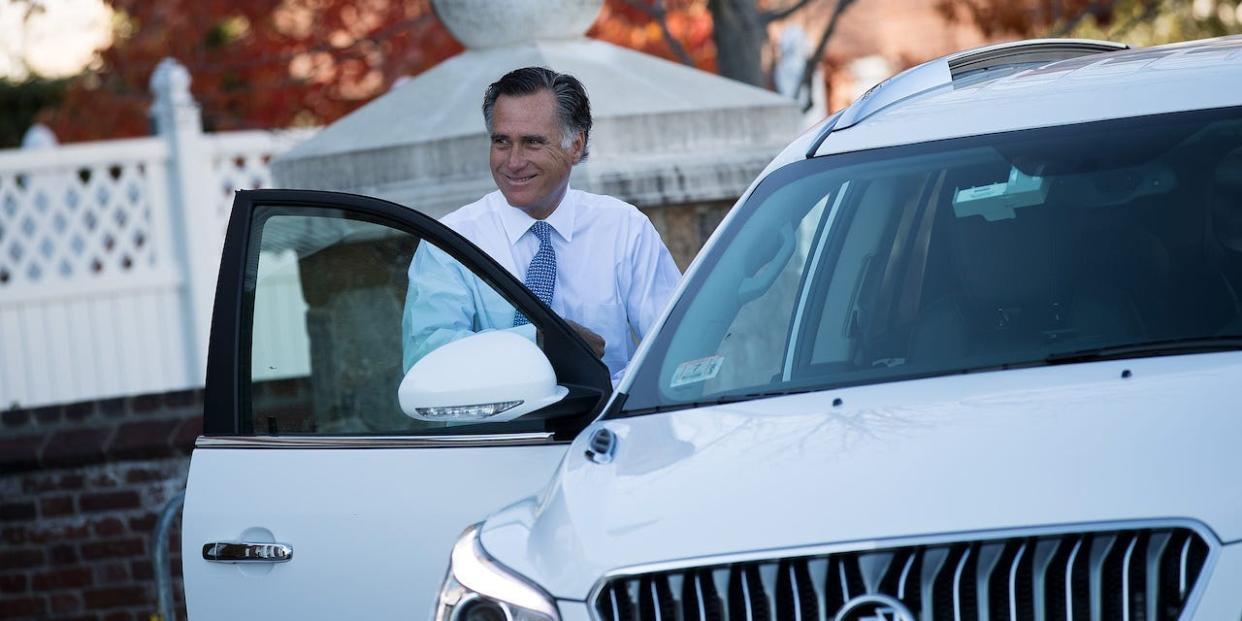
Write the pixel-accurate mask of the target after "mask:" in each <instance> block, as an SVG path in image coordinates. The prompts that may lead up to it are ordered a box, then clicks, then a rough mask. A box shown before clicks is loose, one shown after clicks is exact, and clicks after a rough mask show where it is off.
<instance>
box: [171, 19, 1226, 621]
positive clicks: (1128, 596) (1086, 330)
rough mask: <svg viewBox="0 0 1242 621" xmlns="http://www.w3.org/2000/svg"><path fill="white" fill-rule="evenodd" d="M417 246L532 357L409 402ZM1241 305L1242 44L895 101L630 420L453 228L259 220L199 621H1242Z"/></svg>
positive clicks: (1116, 54)
mask: <svg viewBox="0 0 1242 621" xmlns="http://www.w3.org/2000/svg"><path fill="white" fill-rule="evenodd" d="M423 243H430V244H432V246H434V247H435V248H438V249H440V250H442V251H444V253H445V254H447V255H449V256H451V257H452V259H451V260H453V261H456V262H458V263H459V266H458V267H459V268H460V270H459V271H460V272H461V274H463V275H465V276H464V279H465V280H467V281H469V286H470V287H472V288H482V290H484V291H485V293H486V295H488V296H493V297H495V298H498V299H502V300H504V301H505V302H504V303H508V304H510V305H511V306H512V307H513V309H514V311H515V312H519V311H520V312H523V313H525V314H526V315H527V316H528V317H529V318H530V319H531V320H532V323H533V324H534V325H535V326H536V328H537V329H538V331H539V337H538V338H537V339H536V340H535V342H531V341H529V340H526V339H521V338H514V337H513V336H512V335H511V334H508V333H494V332H483V333H479V334H476V335H474V336H470V337H467V338H465V339H462V340H460V341H456V342H454V343H451V344H449V345H446V346H444V347H442V348H440V349H438V350H436V351H434V352H432V353H431V354H429V355H428V356H427V357H425V358H423V359H422V360H420V361H419V362H418V363H417V364H415V366H414V367H413V368H412V369H410V371H409V373H408V374H403V373H402V368H401V352H400V339H399V337H398V335H399V334H400V317H401V315H402V298H403V296H404V293H405V290H406V285H407V280H406V278H407V271H406V268H407V266H408V265H409V264H410V257H411V256H412V255H413V253H414V252H415V251H416V249H417V248H418V247H419V245H420V244H423ZM408 276H409V278H415V279H416V278H418V277H419V275H418V274H417V273H414V272H411V273H409V275H408ZM476 293H477V292H476ZM1240 295H1242V38H1227V39H1217V40H1209V41H1199V42H1193V43H1187V44H1181V45H1173V46H1165V47H1158V48H1151V49H1141V50H1127V49H1125V48H1124V46H1119V45H1115V44H1109V43H1100V42H1090V41H1028V42H1020V43H1015V44H1006V45H1001V46H993V47H988V48H983V49H979V50H972V51H969V52H964V53H961V54H956V55H953V56H949V57H946V58H941V59H937V60H935V61H931V62H929V63H926V64H924V65H921V66H918V67H915V68H913V69H910V70H909V71H907V72H905V73H903V74H901V75H899V76H896V77H894V78H893V79H891V80H889V81H887V82H885V83H884V84H881V85H880V86H878V87H876V88H875V89H872V91H871V92H869V93H868V94H867V95H866V96H864V97H863V98H862V99H860V100H859V101H858V102H856V103H855V104H854V105H852V106H851V107H850V108H848V109H846V110H845V111H843V112H842V113H840V114H837V115H835V116H833V117H832V118H830V119H828V120H827V121H826V122H825V123H824V124H822V125H821V126H820V127H818V128H815V129H813V130H812V131H810V132H808V133H807V134H806V135H804V136H803V137H801V138H799V139H798V140H797V141H795V142H794V143H793V144H792V145H790V147H789V148H788V149H787V150H786V151H785V152H784V153H782V154H781V155H780V156H779V157H778V158H777V159H776V161H774V162H773V163H772V164H771V165H770V166H769V167H768V169H767V170H766V171H765V172H764V173H763V174H762V175H761V176H760V178H759V179H758V180H757V181H756V182H755V183H754V184H753V185H752V186H751V188H750V190H748V192H747V193H746V195H745V196H743V197H742V198H741V199H740V200H739V202H738V204H737V206H736V207H735V208H734V209H733V211H732V212H731V213H730V214H729V216H728V218H727V219H726V220H725V221H724V222H723V223H722V224H721V226H720V228H719V230H718V231H717V232H716V234H715V235H714V236H713V237H712V239H711V241H710V242H709V243H708V245H707V247H705V248H704V250H703V251H702V253H701V254H700V256H699V257H698V258H697V259H696V261H695V263H694V265H693V266H692V268H691V269H690V270H689V271H688V273H687V274H686V277H685V279H684V282H683V283H682V286H681V291H680V293H679V294H678V295H677V296H676V298H675V302H674V303H673V304H672V305H671V306H670V308H669V309H668V310H667V311H666V316H665V317H664V318H663V320H662V322H661V327H660V329H659V330H658V331H656V332H655V333H654V334H653V336H652V337H651V338H649V339H648V340H647V341H646V342H644V343H643V345H642V347H641V348H640V350H639V352H638V354H637V356H636V357H635V360H634V362H633V363H632V365H631V368H630V370H629V373H628V375H627V376H626V378H625V380H624V381H623V382H622V383H621V384H620V385H619V386H618V387H617V390H616V391H615V392H614V391H612V390H611V387H610V385H609V377H608V374H607V370H606V369H605V368H604V367H603V366H602V364H600V363H599V362H598V361H597V360H594V359H593V358H592V357H591V355H590V353H589V350H588V349H587V348H586V346H585V344H583V343H582V342H581V341H580V340H578V339H577V338H576V336H574V334H573V332H572V331H571V330H569V329H568V328H567V327H566V326H565V324H564V323H563V322H562V321H561V320H560V319H559V318H557V317H556V316H555V315H554V314H553V313H551V312H550V311H549V310H548V309H547V308H546V307H544V306H543V305H541V304H540V303H539V302H538V301H537V300H536V299H535V298H534V297H533V296H532V295H530V293H529V292H528V291H526V290H525V289H523V288H522V286H521V285H520V284H519V283H517V282H516V280H515V279H513V278H512V277H510V276H509V275H508V274H507V273H506V272H505V271H504V270H503V269H501V268H499V267H498V266H497V265H496V264H495V263H494V262H492V261H491V260H490V259H488V258H487V257H486V256H484V255H483V254H482V253H480V252H479V251H478V250H477V249H475V248H474V247H473V246H472V245H470V244H469V243H468V242H466V241H465V240H463V239H461V238H460V237H458V236H456V235H454V234H453V233H452V232H450V231H447V230H445V229H444V227H442V226H439V225H438V224H437V223H435V222H433V221H431V220H429V219H427V218H424V217H421V216H419V214H417V213H416V212H413V211H410V210H406V209H403V208H401V207H398V206H395V205H391V204H388V203H384V202H382V201H376V200H373V199H366V198H362V197H356V196H346V195H336V194H325V193H315V192H298V191H262V192H251V193H242V194H240V195H239V197H238V200H237V204H236V207H235V212H234V218H233V221H232V223H231V224H230V229H229V236H228V243H227V247H226V251H225V255H224V260H223V264H222V268H221V278H220V286H219V290H218V293H217V302H216V303H217V307H216V315H215V319H214V323H213V326H212V341H211V362H210V365H209V372H208V374H209V376H208V387H207V412H206V418H205V433H206V435H205V436H204V437H203V438H202V439H200V441H199V444H198V448H197V449H196V451H195V454H194V458H193V464H192V467H191V474H190V481H189V487H188V495H187V502H186V509H185V523H184V528H183V536H182V540H183V550H184V551H183V558H184V571H185V577H186V595H187V602H188V605H189V610H190V614H191V617H192V618H194V619H196V620H199V619H206V618H239V617H263V618H293V617H301V618H340V617H342V616H345V615H351V614H355V615H358V616H362V615H365V616H367V617H381V618H406V619H422V618H425V617H426V615H427V614H428V611H429V610H434V613H433V614H434V617H435V619H436V621H832V620H835V621H864V620H868V619H889V620H897V619H900V620H904V621H912V620H915V619H918V620H921V621H928V620H933V619H934V620H944V619H954V620H961V619H1007V620H1013V621H1017V620H1033V621H1034V620H1045V619H1046V620H1061V619H1065V620H1070V619H1075V620H1086V619H1126V620H1129V619H1134V620H1138V619H1144V620H1149V621H1155V620H1163V619H1190V618H1194V619H1210V620H1218V619H1220V620H1223V619H1235V620H1236V619H1238V618H1239V616H1240V615H1242V493H1239V492H1238V491H1237V487H1238V482H1237V479H1238V475H1239V473H1242V415H1239V411H1238V408H1239V406H1238V403H1239V395H1240V394H1242V392H1239V390H1240V388H1239V386H1242V352H1239V351H1238V350H1239V348H1242V297H1240ZM548 403H550V405H547V404H548ZM523 498H524V499H523ZM514 501H516V502H514ZM506 504H507V505H508V506H507V508H503V509H502V508H501V507H502V506H504V505H506ZM488 513H490V514H491V515H490V517H487V518H486V520H485V521H483V522H481V523H479V524H478V525H476V526H473V527H470V528H468V529H467V530H466V532H465V534H464V535H461V537H460V538H458V539H457V543H456V544H453V543H452V540H453V538H454V537H455V536H456V535H457V534H458V533H460V531H461V529H462V528H463V527H464V526H465V525H466V524H469V523H471V522H477V521H478V520H479V519H481V518H483V517H484V516H485V515H487V514H488ZM450 548H451V554H450ZM450 557H451V567H450V569H449V572H448V575H447V576H445V575H444V559H446V558H450ZM442 579H443V580H442ZM437 585H439V590H438V594H437V589H436V587H437Z"/></svg>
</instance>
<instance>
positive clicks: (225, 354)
mask: <svg viewBox="0 0 1242 621" xmlns="http://www.w3.org/2000/svg"><path fill="white" fill-rule="evenodd" d="M268 208H272V210H271V211H269V213H268V214H266V217H271V216H272V215H291V214H294V215H296V214H297V212H298V211H300V210H302V209H306V210H336V211H340V212H344V213H345V214H347V216H348V217H351V219H358V220H361V221H365V222H370V223H374V224H378V225H381V226H388V227H391V228H393V229H395V230H398V231H401V232H404V233H406V234H409V235H413V236H415V237H416V238H418V239H419V243H423V242H430V243H431V244H433V245H435V246H436V247H437V248H439V249H440V250H443V251H444V252H445V253H447V254H448V255H449V256H451V257H452V258H453V259H454V260H456V261H458V262H460V263H461V264H462V265H463V266H465V267H466V268H467V269H469V270H470V271H471V272H473V273H474V274H475V275H477V276H478V277H479V278H480V279H482V280H483V281H484V282H485V283H487V284H488V285H489V286H491V287H492V288H493V289H494V290H495V291H496V292H497V293H498V294H500V296H501V297H503V298H504V299H505V300H506V301H507V302H508V303H509V304H512V305H513V307H514V308H515V309H518V310H520V311H522V312H523V313H525V314H526V316H527V318H529V319H530V322H531V324H533V325H534V326H535V327H536V329H537V330H539V335H540V346H541V349H542V350H543V352H544V355H546V356H547V357H548V361H549V362H551V364H552V368H553V369H554V370H555V372H556V377H557V382H558V383H559V384H561V385H565V386H567V387H569V388H570V397H567V399H572V400H573V403H572V404H571V408H576V411H571V412H567V413H565V414H564V415H563V416H562V417H558V418H555V419H552V420H549V421H548V428H549V429H550V432H549V433H545V434H523V435H534V436H538V437H547V436H548V435H549V434H550V436H551V438H550V440H551V441H554V442H566V441H568V440H570V439H572V438H573V436H574V435H576V434H577V432H578V431H580V430H581V429H582V428H583V427H585V426H586V425H587V424H589V423H590V421H591V420H593V419H594V417H595V415H597V414H598V413H599V411H600V410H601V409H602V408H603V406H604V404H605V403H606V402H607V400H608V397H609V396H610V393H611V389H612V382H611V377H610V375H609V373H608V367H607V366H605V365H604V363H603V362H602V361H600V360H599V359H598V358H596V357H595V356H594V354H593V353H592V351H591V349H590V346H588V345H587V344H586V342H585V341H583V340H582V338H581V337H579V336H578V334H577V333H576V332H575V331H574V330H573V329H572V328H570V327H569V324H568V323H566V322H565V320H564V319H562V318H561V317H560V316H558V315H557V314H556V313H555V312H554V311H552V310H551V309H550V308H548V307H547V305H545V304H544V303H543V302H541V301H540V300H539V299H538V298H537V297H535V295H534V294H533V293H531V292H530V290H528V289H527V288H526V287H525V286H524V285H522V283H520V282H518V280H517V279H516V278H514V277H513V276H512V275H511V274H509V272H508V271H506V270H505V268H503V267H501V265H500V264H499V263H497V262H496V261H495V260H494V259H492V258H491V257H490V256H488V255H487V253H485V252H483V251H482V250H480V249H479V248H478V247H476V246H475V245H474V244H473V243H471V242H470V241H469V240H467V239H466V238H465V237H462V236H461V235H460V234H458V233H457V232H455V231H453V230H451V229H449V228H448V227H447V226H445V225H443V224H441V223H440V222H438V221H436V220H435V219H434V218H431V217H430V216H427V215H426V214H423V213H420V212H418V211H416V210H414V209H411V208H408V207H404V206H402V205H398V204H396V203H392V202H389V201H385V200H382V199H377V198H371V197H367V196H361V195H356V194H346V193H340V192H325V191H318V190H245V191H239V192H237V194H236V196H235V197H234V201H233V211H232V214H231V216H230V218H229V224H228V229H227V234H226V236H225V242H224V248H223V251H222V254H221V260H220V272H219V277H218V280H217V283H216V295H215V301H214V308H213V312H212V320H211V338H210V340H209V343H208V354H207V377H206V389H205V391H204V397H203V435H204V436H206V437H207V438H209V439H210V438H217V439H219V438H223V437H233V438H257V437H265V436H262V435H261V434H255V433H253V431H252V430H248V429H246V428H245V421H243V420H242V417H241V414H242V412H243V411H244V409H245V408H244V407H243V404H244V399H246V398H247V397H248V394H249V384H250V377H249V369H250V361H249V356H250V345H251V343H250V342H249V336H250V334H249V330H250V327H251V326H250V325H249V324H248V323H247V321H246V318H247V317H249V318H250V319H251V321H253V304H254V295H253V293H250V294H247V292H246V287H245V285H246V278H247V277H251V278H253V277H254V275H255V270H254V269H251V268H252V267H254V268H257V260H258V253H257V245H255V243H254V241H255V240H252V237H255V236H257V235H258V234H260V233H261V230H262V227H261V226H256V222H255V217H256V212H259V211H260V210H267V209H268ZM252 250H254V251H255V252H254V257H251V256H250V254H251V251H252ZM251 262H256V263H255V265H253V266H251V265H250V263H251ZM247 304H248V305H250V306H249V308H247V307H246V305H247ZM563 403H564V402H563ZM550 407H557V406H555V405H554V406H550ZM564 408H565V406H564V405H562V409H564ZM519 420H520V419H519ZM495 425H496V433H495V434H492V435H491V436H487V435H479V434H477V433H476V434H460V435H453V434H445V435H437V436H416V435H409V436H395V435H388V436H357V437H356V438H355V439H356V440H358V441H360V442H362V445H364V446H365V445H366V443H365V442H364V441H365V440H366V439H367V438H370V437H374V438H375V439H376V440H377V441H390V442H391V441H393V440H394V439H398V438H410V439H418V440H419V441H422V442H425V441H434V440H435V439H436V438H445V439H450V438H458V439H460V438H465V437H472V438H474V439H475V440H477V442H471V443H469V444H471V445H478V444H479V443H487V442H488V438H489V437H491V438H494V439H495V441H496V442H498V443H503V442H504V436H505V435H506V434H505V433H504V430H503V429H502V427H504V425H505V424H504V423H496V424H495ZM275 437H280V436H275ZM287 437H300V438H302V439H303V440H311V439H313V438H314V437H315V436H287ZM320 437H323V436H320ZM205 444H207V445H215V446H220V445H222V444H221V443H220V442H218V441H216V442H212V441H208V442H206V443H205ZM225 444H227V443H225ZM305 444H314V442H305ZM444 444H445V445H450V446H453V445H462V444H463V443H462V442H460V441H458V442H454V441H452V440H446V441H445V442H444ZM250 445H253V442H251V443H250Z"/></svg>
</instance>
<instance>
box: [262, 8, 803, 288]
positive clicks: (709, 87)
mask: <svg viewBox="0 0 1242 621" xmlns="http://www.w3.org/2000/svg"><path fill="white" fill-rule="evenodd" d="M602 4H603V0H506V1H505V2H495V1H493V0H434V2H433V5H434V7H435V10H436V13H437V14H438V15H439V17H440V19H442V20H443V21H444V23H445V25H446V26H447V27H448V29H449V30H450V31H451V32H452V33H453V35H454V36H455V37H456V38H457V39H458V40H460V41H461V42H462V43H463V44H464V45H465V46H466V48H467V49H466V51H465V52H463V53H461V54H459V55H457V56H454V57H453V58H450V59H448V60H446V61H444V62H443V63H440V64H439V65H437V66H435V67H433V68H431V69H429V70H427V71H425V72H424V73H422V74H420V75H419V76H417V77H415V78H412V79H408V80H404V81H402V82H401V83H400V84H398V85H397V86H395V87H394V88H393V89H392V90H391V91H389V92H388V93H387V94H385V95H383V96H381V97H379V98H377V99H375V100H374V101H372V102H370V103H369V104H367V105H366V106H363V107H362V108H360V109H358V110H357V111H355V112H354V113H352V114H350V115H348V116H346V117H344V118H342V119H340V120H338V121H337V122H335V123H333V124H331V125H329V126H328V127H326V128H324V129H323V130H322V131H320V132H319V133H318V134H317V135H316V136H315V137H314V138H312V139H310V140H308V141H306V142H304V143H302V144H301V145H299V146H298V147H296V148H295V149H293V150H291V151H289V152H287V153H286V154H284V155H283V156H281V157H280V158H278V159H277V160H276V161H275V162H274V163H273V173H274V175H275V179H276V183H277V185H278V187H289V188H308V189H324V190H336V191H343V192H355V193H360V194H369V195H372V196H378V197H381V198H386V199H388V200H391V201H394V202H397V203H401V204H403V205H406V206H408V207H411V208H414V209H418V210H420V211H423V212H424V213H427V214H430V215H432V216H435V217H439V216H442V215H444V214H446V213H448V212H449V211H452V210H453V209H455V208H457V207H460V206H461V205H464V204H466V203H469V202H472V201H474V200H476V199H478V198H479V197H481V196H482V195H484V194H486V193H487V192H490V191H492V190H494V189H495V185H494V184H493V182H492V178H491V173H490V171H489V170H488V157H487V152H488V137H487V135H486V129H485V127H484V124H483V114H482V111H481V106H482V98H483V91H484V90H485V89H486V88H487V85H488V84H490V83H491V82H493V81H495V80H496V79H497V78H499V77H500V76H501V75H503V74H505V73H507V72H508V71H511V70H513V69H516V68H518V67H524V66H530V65H541V66H546V67H550V68H552V69H555V70H557V71H562V72H568V73H571V74H573V75H574V76H576V77H577V78H578V79H579V80H581V81H582V83H583V84H584V85H585V86H586V89H587V93H588V94H589V96H590V98H591V110H592V114H593V116H594V122H595V124H594V128H593V129H592V132H591V157H590V159H589V160H587V161H586V162H584V163H583V164H580V165H578V166H577V167H575V168H574V171H573V174H572V177H571V181H570V183H571V185H573V187H575V188H579V189H583V190H587V191H590V192H597V193H601V194H609V195H612V196H616V197H618V198H621V199H622V200H625V201H628V202H630V203H633V204H635V205H637V206H638V207H640V208H642V209H643V211H644V212H646V213H647V214H648V215H649V216H650V217H651V218H652V221H653V222H654V223H655V225H656V228H657V229H659V230H660V233H661V234H662V235H663V236H664V238H665V242H666V243H667V244H668V246H669V249H670V250H671V251H672V252H673V254H674V257H675V258H676V259H677V262H678V264H679V265H681V266H682V267H683V268H684V267H685V265H686V264H687V263H688V262H689V260H690V259H691V258H693V256H694V254H695V253H696V252H697V251H698V249H699V247H700V246H701V245H702V243H703V241H704V240H705V239H706V236H707V235H708V234H710V232H711V230H712V229H714V228H715V225H716V223H717V222H719V219H720V218H721V217H723V215H724V213H725V212H726V211H727V210H728V208H729V207H730V206H731V205H732V204H733V202H734V201H735V200H736V199H737V197H738V196H740V195H741V193H742V192H743V191H744V190H745V189H746V187H747V186H748V185H749V184H750V182H751V180H752V179H754V177H755V176H756V175H758V173H759V172H760V171H761V170H762V169H763V167H764V166H765V165H766V164H767V163H768V161H769V160H771V158H772V157H774V156H775V155H776V153H777V152H779V150H780V149H781V148H782V147H784V146H785V144H786V143H788V142H789V141H790V140H792V139H793V138H794V137H795V136H796V135H797V133H798V132H799V130H800V123H801V119H800V116H801V115H800V112H799V110H798V108H797V106H795V105H794V103H793V102H792V101H790V100H789V99H787V98H785V97H782V96H780V95H778V94H776V93H772V92H769V91H766V90H763V89H759V88H755V87H752V86H749V85H746V84H742V83H740V82H735V81H733V80H728V79H725V78H721V77H719V76H716V75H714V74H711V73H707V72H704V71H700V70H697V69H693V68H691V67H687V66H685V65H681V64H677V63H673V62H668V61H665V60H662V59H659V58H655V57H652V56H649V55H646V54H641V53H639V52H635V51H632V50H628V49H624V48H621V47H618V46H615V45H612V44H609V43H605V42H603V41H597V40H593V39H588V38H586V37H585V36H584V33H585V32H586V30H587V29H588V28H589V27H590V26H591V24H592V23H593V22H594V20H595V18H596V15H597V14H598V13H599V9H600V7H601V6H602Z"/></svg>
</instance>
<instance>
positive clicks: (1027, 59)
mask: <svg viewBox="0 0 1242 621" xmlns="http://www.w3.org/2000/svg"><path fill="white" fill-rule="evenodd" d="M1129 48H1130V46H1128V45H1126V44H1125V43H1113V42H1111V41H1095V40H1092V39H1032V40H1029V41H1011V42H1009V43H998V44H996V45H988V46H985V47H981V48H976V49H973V50H966V51H964V52H958V53H956V54H950V55H948V56H946V57H944V61H945V62H946V63H948V65H949V73H950V74H951V75H952V76H953V78H954V79H957V78H958V77H959V76H961V75H962V74H965V73H968V72H970V71H977V70H980V69H991V68H992V67H998V66H1003V65H1016V64H1019V63H1033V62H1055V61H1058V60H1065V59H1067V58H1076V57H1078V56H1087V55H1090V54H1099V53H1101V52H1116V51H1120V50H1125V49H1129Z"/></svg>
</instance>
